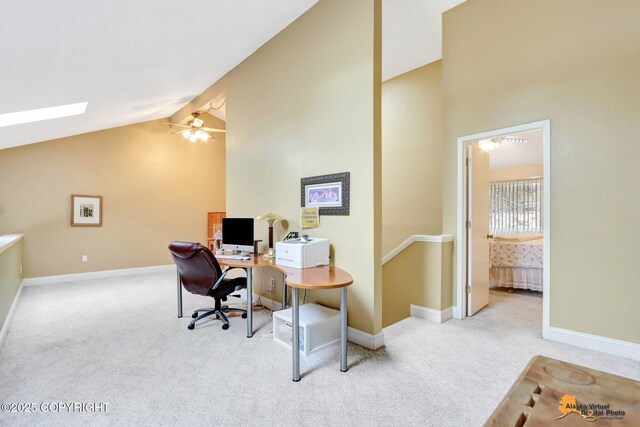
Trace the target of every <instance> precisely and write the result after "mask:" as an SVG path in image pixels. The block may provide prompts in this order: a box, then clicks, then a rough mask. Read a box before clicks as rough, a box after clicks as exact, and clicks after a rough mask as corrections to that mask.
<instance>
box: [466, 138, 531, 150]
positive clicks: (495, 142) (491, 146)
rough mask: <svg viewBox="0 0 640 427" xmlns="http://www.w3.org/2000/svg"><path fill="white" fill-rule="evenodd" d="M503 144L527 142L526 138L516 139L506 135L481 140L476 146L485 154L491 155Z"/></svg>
mask: <svg viewBox="0 0 640 427" xmlns="http://www.w3.org/2000/svg"><path fill="white" fill-rule="evenodd" d="M504 142H513V143H515V144H526V143H527V142H529V140H528V139H526V138H516V137H514V136H511V135H507V136H499V137H496V138H490V139H482V140H480V141H478V145H479V146H480V149H481V150H484V151H486V152H487V153H492V152H494V151H496V150H497V149H498V148H500V146H501V145H502V143H504Z"/></svg>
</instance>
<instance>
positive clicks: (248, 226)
mask: <svg viewBox="0 0 640 427" xmlns="http://www.w3.org/2000/svg"><path fill="white" fill-rule="evenodd" d="M222 249H230V250H234V251H239V252H248V253H251V252H253V218H222Z"/></svg>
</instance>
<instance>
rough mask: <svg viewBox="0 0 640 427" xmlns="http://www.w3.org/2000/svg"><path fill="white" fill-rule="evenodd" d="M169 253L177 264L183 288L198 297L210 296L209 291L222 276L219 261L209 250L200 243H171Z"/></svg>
mask: <svg viewBox="0 0 640 427" xmlns="http://www.w3.org/2000/svg"><path fill="white" fill-rule="evenodd" d="M169 251H170V252H171V256H172V257H173V261H174V262H175V263H176V267H177V268H178V273H179V274H180V280H181V281H182V286H184V288H185V289H186V290H187V291H189V292H191V293H192V294H198V295H209V291H210V290H211V288H212V287H213V285H214V284H215V283H216V282H217V281H218V278H220V276H221V275H222V269H221V268H220V264H218V260H216V257H214V256H213V254H212V253H211V251H210V250H209V248H207V247H206V246H202V245H201V244H200V243H191V242H177V241H176V242H171V243H170V244H169Z"/></svg>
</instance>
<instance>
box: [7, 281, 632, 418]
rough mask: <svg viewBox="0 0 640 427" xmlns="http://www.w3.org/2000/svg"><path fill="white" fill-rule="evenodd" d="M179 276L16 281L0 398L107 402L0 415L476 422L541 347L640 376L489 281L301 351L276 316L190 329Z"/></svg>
mask: <svg viewBox="0 0 640 427" xmlns="http://www.w3.org/2000/svg"><path fill="white" fill-rule="evenodd" d="M208 304H209V301H208V300H207V299H206V298H203V297H198V296H194V295H190V294H186V295H185V314H187V317H184V318H182V319H178V318H176V313H175V305H176V304H175V276H174V275H173V274H171V273H158V274H146V275H136V276H128V277H120V278H110V279H100V280H91V281H86V282H76V283H68V284H58V285H47V286H32V287H26V288H24V291H23V293H22V297H21V300H20V302H19V305H18V307H17V310H16V314H15V317H14V319H13V322H12V324H11V326H10V329H9V333H8V335H7V337H6V341H5V344H4V346H3V348H2V349H1V350H0V402H3V403H4V402H13V403H31V402H33V403H35V404H36V405H37V406H38V407H39V406H40V404H42V403H51V402H66V403H70V402H83V403H88V402H95V403H100V402H105V403H108V406H107V408H108V411H107V412H106V413H105V412H102V413H78V412H76V413H74V412H71V413H70V412H59V413H42V412H40V411H38V412H37V413H0V425H12V426H19V425H47V426H51V425H58V426H72V425H78V426H79V425H86V424H89V425H98V426H101V425H122V426H125V425H126V426H128V425H172V426H183V425H184V426H186V425H189V426H199V425H209V426H211V425H213V426H227V425H243V426H270V425H278V426H338V425H340V426H342V425H353V426H376V425H380V426H390V425H398V426H425V425H433V426H479V425H482V423H483V422H484V421H485V420H486V419H487V417H488V416H489V415H490V414H491V412H492V411H493V409H494V408H495V406H496V405H497V404H498V402H499V401H500V400H501V399H502V397H503V396H504V394H505V393H506V392H507V391H508V389H509V387H510V386H511V384H512V383H513V381H514V380H515V379H516V378H517V376H518V374H519V373H520V372H521V370H522V369H523V368H524V367H525V365H526V364H527V362H528V361H529V359H530V358H531V357H532V356H534V355H536V354H542V355H545V356H549V357H554V358H558V359H562V360H566V361H568V362H571V363H576V364H579V365H584V366H587V367H590V368H594V369H599V370H603V371H607V372H611V373H614V374H617V375H622V376H626V377H630V378H633V379H636V380H640V363H638V362H634V361H632V360H629V359H624V358H620V357H616V356H610V355H607V354H604V353H599V352H595V351H589V350H584V349H581V348H577V347H572V346H569V345H564V344H559V343H554V342H549V341H544V340H543V339H542V338H541V336H540V329H541V326H540V325H541V310H542V299H541V298H539V297H537V296H535V295H527V294H522V293H513V294H509V293H507V292H502V291H494V290H492V291H491V304H490V306H489V307H487V308H485V309H483V310H482V311H481V312H480V313H478V314H477V315H476V316H474V317H473V318H471V319H467V320H464V321H458V320H450V321H448V322H446V323H444V324H441V325H438V324H434V323H430V322H428V321H426V320H421V319H417V318H409V319H405V320H403V321H402V322H399V323H396V324H395V325H392V326H390V327H388V328H386V329H385V330H384V333H385V342H386V345H385V347H383V348H381V349H379V350H376V351H371V350H367V349H364V348H362V347H360V346H357V345H354V344H349V368H350V369H349V371H348V372H347V373H341V372H339V369H338V365H339V363H338V349H337V348H332V349H330V350H326V351H324V352H322V353H319V354H317V355H314V356H311V357H308V358H301V370H302V380H301V381H300V382H299V383H293V382H292V381H291V379H290V376H291V356H290V353H289V351H287V349H285V348H284V347H282V346H280V345H278V344H277V343H275V342H273V340H272V339H271V338H270V331H271V317H270V313H269V312H268V311H266V310H264V311H259V312H256V313H255V319H254V327H255V330H256V332H255V335H254V337H253V338H251V339H247V338H246V324H245V321H244V320H243V319H241V318H239V317H233V318H231V319H230V321H231V327H230V328H229V330H227V331H223V330H222V329H221V328H220V322H218V321H216V320H211V321H206V322H203V323H201V324H200V325H198V326H197V327H196V329H195V330H193V331H189V330H187V328H186V326H187V324H188V322H189V321H190V320H191V319H190V317H188V315H189V314H190V310H191V309H193V308H198V307H201V306H206V305H208Z"/></svg>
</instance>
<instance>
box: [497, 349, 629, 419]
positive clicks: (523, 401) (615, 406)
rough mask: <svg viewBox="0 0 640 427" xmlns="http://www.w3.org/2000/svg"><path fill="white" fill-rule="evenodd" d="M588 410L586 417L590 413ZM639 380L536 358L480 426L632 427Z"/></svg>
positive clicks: (542, 357) (558, 361) (554, 360)
mask: <svg viewBox="0 0 640 427" xmlns="http://www.w3.org/2000/svg"><path fill="white" fill-rule="evenodd" d="M590 410H591V411H593V412H592V413H589V411H590ZM638 419H640V382H638V381H634V380H632V379H629V378H624V377H619V376H617V375H613V374H609V373H607V372H601V371H597V370H595V369H589V368H585V367H583V366H578V365H573V364H571V363H567V362H563V361H560V360H557V359H552V358H549V357H544V356H535V357H534V358H533V359H531V361H530V362H529V364H528V365H527V367H526V368H525V369H524V371H523V372H522V373H521V374H520V376H519V377H518V379H517V380H516V382H515V383H514V384H513V386H512V387H511V389H510V390H509V392H508V393H507V395H506V396H505V397H504V399H502V401H501V402H500V404H499V405H498V407H497V408H496V409H495V411H493V414H492V415H491V417H489V419H488V420H487V422H486V423H485V426H525V427H534V426H549V425H552V426H557V427H562V426H574V425H576V426H577V425H580V426H582V425H584V426H588V425H589V424H591V423H589V421H591V422H593V421H595V422H594V423H593V424H591V425H597V426H615V427H622V426H637V425H638V424H637V423H638Z"/></svg>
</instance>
